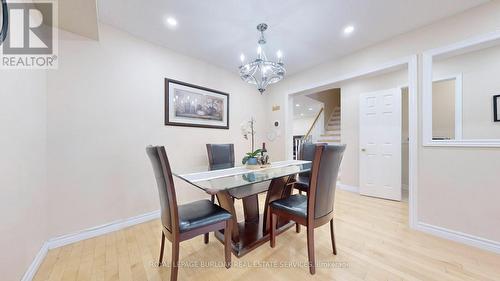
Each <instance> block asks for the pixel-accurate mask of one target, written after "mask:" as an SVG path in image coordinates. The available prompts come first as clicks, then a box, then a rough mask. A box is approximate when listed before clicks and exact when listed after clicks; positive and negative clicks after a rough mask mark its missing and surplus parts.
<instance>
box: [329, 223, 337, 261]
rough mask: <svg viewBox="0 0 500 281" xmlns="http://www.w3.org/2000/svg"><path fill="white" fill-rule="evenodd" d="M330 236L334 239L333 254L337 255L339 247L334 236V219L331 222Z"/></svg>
mask: <svg viewBox="0 0 500 281" xmlns="http://www.w3.org/2000/svg"><path fill="white" fill-rule="evenodd" d="M330 236H331V237H332V248H333V254H334V255H336V254H337V246H336V245H335V235H334V234H333V219H332V220H331V221H330Z"/></svg>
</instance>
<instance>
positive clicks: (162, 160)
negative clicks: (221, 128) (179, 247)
mask: <svg viewBox="0 0 500 281" xmlns="http://www.w3.org/2000/svg"><path fill="white" fill-rule="evenodd" d="M146 153H147V154H148V156H149V159H150V160H151V165H152V166H153V172H154V175H155V178H156V184H157V186H158V195H159V196H160V206H161V222H162V224H163V227H165V228H166V229H167V230H168V231H170V232H171V233H174V232H176V231H177V232H178V230H179V215H178V210H177V198H176V195H175V187H174V180H173V178H172V171H171V170H170V164H169V162H168V157H167V153H166V152H165V147H163V146H148V147H146Z"/></svg>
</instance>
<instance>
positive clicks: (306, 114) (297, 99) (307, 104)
mask: <svg viewBox="0 0 500 281" xmlns="http://www.w3.org/2000/svg"><path fill="white" fill-rule="evenodd" d="M297 105H299V106H297ZM322 107H323V103H321V102H319V101H317V100H315V99H312V98H310V97H308V96H294V97H293V118H296V119H300V118H314V117H316V115H318V112H319V111H320V110H321V108H322Z"/></svg>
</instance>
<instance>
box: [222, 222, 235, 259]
mask: <svg viewBox="0 0 500 281" xmlns="http://www.w3.org/2000/svg"><path fill="white" fill-rule="evenodd" d="M232 230H233V221H232V220H227V221H226V228H225V229H224V254H225V258H226V268H230V267H231V248H232V247H233V246H232V243H231V240H232V233H233V231H232Z"/></svg>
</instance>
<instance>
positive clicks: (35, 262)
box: [21, 242, 49, 281]
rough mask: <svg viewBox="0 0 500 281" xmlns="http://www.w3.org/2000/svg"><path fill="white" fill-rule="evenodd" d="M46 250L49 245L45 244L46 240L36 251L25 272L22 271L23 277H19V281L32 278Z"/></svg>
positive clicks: (27, 280)
mask: <svg viewBox="0 0 500 281" xmlns="http://www.w3.org/2000/svg"><path fill="white" fill-rule="evenodd" d="M48 251H49V245H48V244H47V242H44V243H43V245H42V248H41V249H40V251H38V253H37V254H36V256H35V258H34V259H33V261H32V262H31V264H30V266H29V267H28V270H26V272H25V273H24V275H23V278H21V281H31V280H32V279H33V277H34V276H35V274H36V272H37V270H38V268H39V267H40V265H41V264H42V262H43V260H44V259H45V256H46V255H47V252H48Z"/></svg>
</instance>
